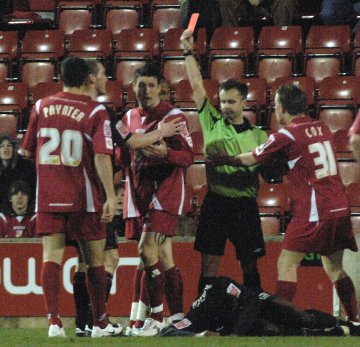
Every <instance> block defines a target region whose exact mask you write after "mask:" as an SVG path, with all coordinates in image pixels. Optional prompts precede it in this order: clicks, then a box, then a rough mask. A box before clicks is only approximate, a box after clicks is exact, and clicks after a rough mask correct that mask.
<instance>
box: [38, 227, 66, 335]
mask: <svg viewBox="0 0 360 347" xmlns="http://www.w3.org/2000/svg"><path fill="white" fill-rule="evenodd" d="M42 242H43V265H42V270H41V285H42V288H43V291H44V299H45V306H46V311H47V314H48V324H49V337H66V335H65V331H64V328H63V325H62V322H61V319H60V316H59V308H58V300H59V290H60V270H61V264H62V260H63V256H64V249H65V234H52V235H47V236H43V238H42Z"/></svg>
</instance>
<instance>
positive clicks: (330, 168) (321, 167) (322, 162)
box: [309, 141, 337, 179]
mask: <svg viewBox="0 0 360 347" xmlns="http://www.w3.org/2000/svg"><path fill="white" fill-rule="evenodd" d="M309 152H310V153H317V154H318V156H317V157H315V158H314V165H315V167H318V169H316V170H315V177H316V178H318V179H319V178H323V177H327V176H333V175H336V174H337V168H336V160H335V156H334V152H333V150H332V147H331V144H330V141H324V142H316V143H312V144H311V145H309Z"/></svg>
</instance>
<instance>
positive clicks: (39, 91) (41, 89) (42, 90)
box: [31, 82, 63, 105]
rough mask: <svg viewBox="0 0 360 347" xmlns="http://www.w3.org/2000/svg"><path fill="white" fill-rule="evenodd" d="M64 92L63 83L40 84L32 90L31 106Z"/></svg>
mask: <svg viewBox="0 0 360 347" xmlns="http://www.w3.org/2000/svg"><path fill="white" fill-rule="evenodd" d="M62 90H63V83H62V82H40V83H38V84H37V85H36V86H34V88H33V90H32V98H31V104H32V105H33V104H35V103H36V101H38V100H39V99H42V98H45V97H47V96H49V95H53V94H57V93H59V92H61V91H62Z"/></svg>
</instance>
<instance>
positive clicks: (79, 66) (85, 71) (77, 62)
mask: <svg viewBox="0 0 360 347" xmlns="http://www.w3.org/2000/svg"><path fill="white" fill-rule="evenodd" d="M89 74H90V67H89V64H88V63H87V62H86V61H85V60H84V59H82V58H79V57H68V58H66V59H65V60H64V61H63V62H62V64H61V76H62V79H63V81H64V85H65V86H66V87H81V86H82V85H83V84H85V82H86V79H87V78H88V76H89Z"/></svg>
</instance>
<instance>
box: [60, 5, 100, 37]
mask: <svg viewBox="0 0 360 347" xmlns="http://www.w3.org/2000/svg"><path fill="white" fill-rule="evenodd" d="M94 13H95V7H94V3H93V1H60V3H59V5H58V7H57V13H56V16H57V20H56V21H57V26H58V28H59V29H60V30H63V31H64V33H65V37H66V38H69V37H70V35H72V33H73V32H74V31H76V30H87V29H90V28H91V26H92V25H93V23H94Z"/></svg>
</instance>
